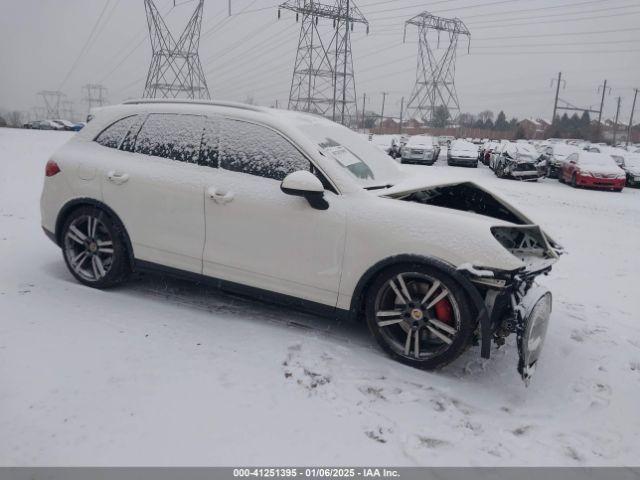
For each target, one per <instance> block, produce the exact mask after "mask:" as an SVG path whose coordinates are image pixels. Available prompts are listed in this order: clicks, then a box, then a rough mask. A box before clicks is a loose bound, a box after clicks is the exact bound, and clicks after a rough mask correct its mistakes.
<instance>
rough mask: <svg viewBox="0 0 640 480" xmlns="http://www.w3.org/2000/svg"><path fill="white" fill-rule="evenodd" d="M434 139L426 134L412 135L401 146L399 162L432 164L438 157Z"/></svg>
mask: <svg viewBox="0 0 640 480" xmlns="http://www.w3.org/2000/svg"><path fill="white" fill-rule="evenodd" d="M435 142H436V141H435V139H434V138H433V137H430V136H427V135H414V136H412V137H411V138H409V141H408V142H407V143H406V144H405V146H404V147H402V155H401V157H402V158H401V160H400V161H401V163H419V164H421V165H433V164H434V163H435V161H436V160H437V159H438V157H437V153H436V152H437V151H438V149H436V145H435Z"/></svg>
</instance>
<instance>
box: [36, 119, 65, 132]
mask: <svg viewBox="0 0 640 480" xmlns="http://www.w3.org/2000/svg"><path fill="white" fill-rule="evenodd" d="M31 128H32V129H34V130H64V126H63V125H61V124H60V123H58V122H55V121H53V120H36V121H34V122H31Z"/></svg>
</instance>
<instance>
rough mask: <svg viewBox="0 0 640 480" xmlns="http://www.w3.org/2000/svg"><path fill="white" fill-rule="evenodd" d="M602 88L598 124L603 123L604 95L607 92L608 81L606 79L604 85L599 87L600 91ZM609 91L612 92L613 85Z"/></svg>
mask: <svg viewBox="0 0 640 480" xmlns="http://www.w3.org/2000/svg"><path fill="white" fill-rule="evenodd" d="M601 88H602V99H601V100H600V113H599V114H598V124H599V125H602V112H603V110H604V96H605V94H606V93H607V81H606V80H605V81H604V85H600V86H599V87H598V91H600V89H601ZM609 92H611V87H609Z"/></svg>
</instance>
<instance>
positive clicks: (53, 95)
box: [38, 90, 66, 118]
mask: <svg viewBox="0 0 640 480" xmlns="http://www.w3.org/2000/svg"><path fill="white" fill-rule="evenodd" d="M38 95H40V96H41V97H42V100H43V101H44V112H43V113H44V115H43V116H45V117H47V118H60V107H61V106H62V99H63V98H64V97H66V95H65V94H64V93H62V92H59V91H53V90H43V91H41V92H38Z"/></svg>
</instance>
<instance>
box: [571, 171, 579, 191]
mask: <svg viewBox="0 0 640 480" xmlns="http://www.w3.org/2000/svg"><path fill="white" fill-rule="evenodd" d="M571 186H572V187H573V188H578V181H577V179H576V174H575V173H574V174H573V175H572V176H571Z"/></svg>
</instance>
